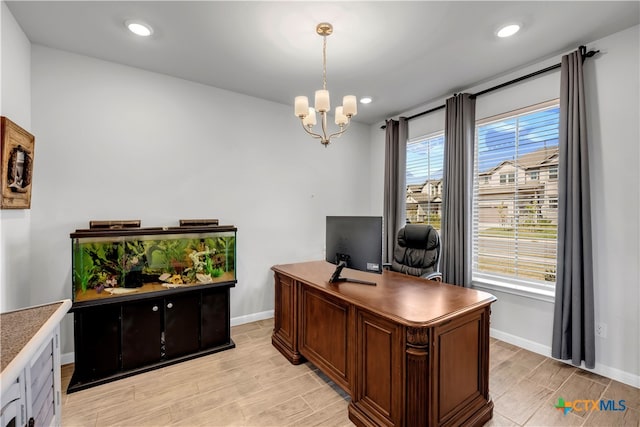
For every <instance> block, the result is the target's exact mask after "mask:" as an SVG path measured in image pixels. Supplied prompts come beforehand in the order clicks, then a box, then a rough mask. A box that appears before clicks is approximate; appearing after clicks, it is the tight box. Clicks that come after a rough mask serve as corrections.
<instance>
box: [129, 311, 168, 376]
mask: <svg viewBox="0 0 640 427" xmlns="http://www.w3.org/2000/svg"><path fill="white" fill-rule="evenodd" d="M162 306H163V300H162V298H156V299H150V300H145V301H141V302H134V303H129V304H123V305H122V369H124V370H127V369H133V368H137V367H140V366H143V365H147V364H150V363H153V362H158V361H160V357H161V345H160V344H161V342H160V339H161V334H162V329H161V326H162V313H163V309H162Z"/></svg>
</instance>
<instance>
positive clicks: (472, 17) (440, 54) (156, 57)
mask: <svg viewBox="0 0 640 427" xmlns="http://www.w3.org/2000/svg"><path fill="white" fill-rule="evenodd" d="M6 4H7V5H8V7H9V9H10V10H11V12H12V14H13V15H14V17H15V18H16V20H17V21H18V23H19V24H20V26H21V27H22V29H23V30H24V32H25V33H26V35H27V37H29V39H30V40H31V42H32V43H36V44H41V45H44V46H49V47H53V48H57V49H63V50H67V51H70V52H76V53H79V54H83V55H88V56H92V57H96V58H101V59H105V60H108V61H113V62H117V63H121V64H126V65H130V66H134V67H138V68H142V69H146V70H150V71H155V72H159V73H164V74H168V75H172V76H176V77H180V78H184V79H188V80H192V81H195V82H200V83H204V84H207V85H211V86H215V87H218V88H223V89H228V90H231V91H234V92H240V93H244V94H247V95H252V96H256V97H259V98H264V99H267V100H271V101H275V102H279V103H283V104H287V105H292V104H293V98H294V96H296V95H307V96H309V97H310V99H311V98H312V96H313V93H314V90H316V89H319V88H320V87H321V86H322V38H321V37H319V36H318V35H316V34H315V26H316V24H317V23H318V22H322V21H328V22H331V23H332V24H333V26H334V33H333V35H331V36H330V37H328V39H327V88H328V89H329V91H330V93H331V95H332V104H333V106H335V105H337V104H338V103H340V100H341V98H342V95H348V94H354V95H357V96H359V97H360V96H363V95H370V96H372V97H373V98H374V102H373V103H372V104H369V105H360V106H359V114H358V116H357V117H356V119H357V120H358V121H360V122H362V123H368V124H373V123H378V122H379V121H381V120H384V119H386V118H389V117H392V116H394V115H397V114H399V113H401V112H404V111H407V110H409V109H411V108H413V107H416V106H419V105H422V104H425V103H427V102H429V101H432V100H435V99H439V98H442V97H445V96H448V95H450V94H452V93H454V92H459V91H460V90H464V89H466V88H469V87H472V86H474V85H476V84H478V83H481V82H483V81H486V80H488V79H490V78H492V77H495V76H498V75H501V74H504V73H506V72H508V71H510V70H513V69H516V68H519V67H522V66H524V65H528V64H531V63H534V62H537V61H539V60H542V59H546V58H549V57H551V56H554V55H558V54H560V53H563V52H566V51H569V50H573V49H575V48H577V47H578V46H579V45H581V44H585V43H588V42H591V41H595V40H597V39H599V38H602V37H604V36H607V35H609V34H612V33H615V32H618V31H620V30H623V29H625V28H628V27H631V26H634V25H637V24H638V23H639V22H640V7H639V6H640V2H638V1H626V2H617V1H581V2H559V1H539V2H525V1H510V2H506V1H502V2H500V1H498V2H485V1H470V2H462V1H447V2H445V1H437V2H417V1H413V2H397V1H388V2H381V1H368V2H349V1H341V2H290V1H286V2H285V1H281V2H245V1H227V2H221V1H199V2H188V1H173V2H170V1H140V2H129V1H108V2H99V1H70V2H57V1H43V2H37V1H26V2H22V1H7V2H6ZM127 19H139V20H143V21H145V22H147V23H149V24H150V25H151V26H152V27H153V29H154V34H153V36H151V37H149V38H140V37H137V36H134V35H132V34H131V33H129V32H128V31H126V30H125V28H124V21H125V20H127ZM512 21H516V22H519V23H521V24H522V26H523V29H522V30H521V31H520V33H518V34H517V35H516V36H514V37H512V38H510V39H498V38H497V37H495V35H494V32H495V30H496V29H497V27H498V26H500V25H501V24H504V23H507V22H512ZM291 114H292V115H293V106H292V107H291Z"/></svg>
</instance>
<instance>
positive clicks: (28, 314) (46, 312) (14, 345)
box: [0, 300, 71, 387]
mask: <svg viewBox="0 0 640 427" xmlns="http://www.w3.org/2000/svg"><path fill="white" fill-rule="evenodd" d="M69 308H71V301H70V300H62V301H57V302H55V303H51V304H45V305H40V306H35V307H29V308H23V309H19V310H15V311H9V312H6V313H2V314H0V366H1V370H0V372H1V375H2V379H3V381H2V387H4V386H5V384H7V385H9V384H8V383H9V381H12V379H9V381H7V379H8V378H9V377H13V376H14V374H16V373H18V372H19V370H20V369H22V368H23V367H24V366H25V365H26V361H27V360H28V357H29V356H30V355H31V354H32V353H33V352H35V351H36V350H37V349H38V348H39V347H40V345H42V344H43V343H44V341H45V339H46V338H47V337H48V336H49V335H50V334H51V333H52V332H53V330H54V329H55V327H56V326H57V325H58V324H59V323H60V321H61V320H62V318H63V316H64V315H65V314H66V313H67V311H69ZM5 376H6V377H5Z"/></svg>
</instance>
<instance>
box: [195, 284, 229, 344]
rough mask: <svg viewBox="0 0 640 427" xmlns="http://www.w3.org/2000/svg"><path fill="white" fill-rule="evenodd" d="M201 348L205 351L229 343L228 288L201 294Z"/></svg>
mask: <svg viewBox="0 0 640 427" xmlns="http://www.w3.org/2000/svg"><path fill="white" fill-rule="evenodd" d="M201 319H202V320H201V326H202V329H201V340H200V343H201V344H200V345H201V348H202V349H203V350H204V349H207V348H211V347H216V346H219V345H224V344H228V343H230V342H231V329H230V328H231V327H230V324H229V288H228V287H225V288H216V289H212V290H208V291H203V292H202V318H201Z"/></svg>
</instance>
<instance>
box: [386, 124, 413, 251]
mask: <svg viewBox="0 0 640 427" xmlns="http://www.w3.org/2000/svg"><path fill="white" fill-rule="evenodd" d="M386 124H387V127H386V137H385V148H384V217H383V224H384V236H383V237H384V246H383V250H384V262H385V263H390V262H391V261H392V260H393V247H394V245H395V242H396V236H397V233H398V230H399V229H400V228H402V226H403V225H404V224H405V222H406V212H405V209H404V204H405V197H406V195H405V191H406V183H405V182H406V177H405V171H406V167H407V166H406V163H407V138H408V134H409V132H408V128H409V126H408V122H407V120H406V119H405V118H404V117H400V119H399V120H387V122H386Z"/></svg>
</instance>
